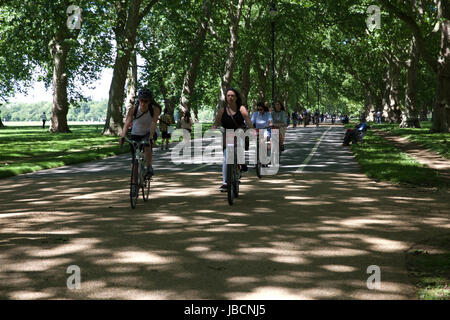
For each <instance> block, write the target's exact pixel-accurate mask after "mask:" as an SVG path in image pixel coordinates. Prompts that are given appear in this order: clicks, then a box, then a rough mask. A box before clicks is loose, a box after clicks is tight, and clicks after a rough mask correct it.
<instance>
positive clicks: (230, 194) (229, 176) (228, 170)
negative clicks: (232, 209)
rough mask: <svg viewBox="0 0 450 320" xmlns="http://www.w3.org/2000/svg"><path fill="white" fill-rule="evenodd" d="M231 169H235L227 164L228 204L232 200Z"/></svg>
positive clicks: (230, 203)
mask: <svg viewBox="0 0 450 320" xmlns="http://www.w3.org/2000/svg"><path fill="white" fill-rule="evenodd" d="M233 170H235V168H234V166H233V165H232V164H227V195H228V204H229V205H230V206H232V205H233V201H234V190H233V189H234V183H233Z"/></svg>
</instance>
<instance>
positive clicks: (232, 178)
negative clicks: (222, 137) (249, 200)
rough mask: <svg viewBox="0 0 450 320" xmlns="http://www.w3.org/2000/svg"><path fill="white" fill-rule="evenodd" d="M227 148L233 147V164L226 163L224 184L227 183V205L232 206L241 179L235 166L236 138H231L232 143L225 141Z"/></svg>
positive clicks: (237, 193)
mask: <svg viewBox="0 0 450 320" xmlns="http://www.w3.org/2000/svg"><path fill="white" fill-rule="evenodd" d="M226 143H227V145H226V146H227V147H228V146H232V147H233V150H234V152H233V162H232V163H227V167H226V182H227V197H228V204H229V205H230V206H232V205H233V202H234V199H235V198H238V197H239V180H240V178H241V172H240V170H239V166H238V164H237V138H236V137H235V136H233V141H232V142H229V141H228V140H226Z"/></svg>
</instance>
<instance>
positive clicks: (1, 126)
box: [0, 118, 5, 128]
mask: <svg viewBox="0 0 450 320" xmlns="http://www.w3.org/2000/svg"><path fill="white" fill-rule="evenodd" d="M4 126H5V125H4V124H3V122H2V118H0V128H3V127H4Z"/></svg>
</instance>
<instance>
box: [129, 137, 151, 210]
mask: <svg viewBox="0 0 450 320" xmlns="http://www.w3.org/2000/svg"><path fill="white" fill-rule="evenodd" d="M125 141H127V142H128V143H129V144H130V146H131V148H132V151H133V152H132V166H131V182H130V202H131V207H132V208H133V209H134V208H135V207H136V202H137V198H138V197H139V189H140V188H141V189H142V196H143V198H144V201H147V200H148V196H149V193H150V179H149V178H148V177H147V176H146V174H145V165H146V156H145V149H144V148H145V147H144V145H145V144H146V143H147V142H146V141H145V140H141V141H134V140H130V139H127V138H126V139H125Z"/></svg>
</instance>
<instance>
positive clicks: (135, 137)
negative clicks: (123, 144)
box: [130, 132, 150, 147]
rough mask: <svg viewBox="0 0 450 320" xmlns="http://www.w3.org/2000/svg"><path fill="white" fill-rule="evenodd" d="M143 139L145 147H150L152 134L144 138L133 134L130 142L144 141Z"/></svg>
mask: <svg viewBox="0 0 450 320" xmlns="http://www.w3.org/2000/svg"><path fill="white" fill-rule="evenodd" d="M142 139H144V140H145V143H144V146H145V147H150V141H149V140H150V132H149V133H147V134H146V135H144V136H137V135H135V134H132V135H131V137H130V140H133V141H142Z"/></svg>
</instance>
